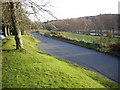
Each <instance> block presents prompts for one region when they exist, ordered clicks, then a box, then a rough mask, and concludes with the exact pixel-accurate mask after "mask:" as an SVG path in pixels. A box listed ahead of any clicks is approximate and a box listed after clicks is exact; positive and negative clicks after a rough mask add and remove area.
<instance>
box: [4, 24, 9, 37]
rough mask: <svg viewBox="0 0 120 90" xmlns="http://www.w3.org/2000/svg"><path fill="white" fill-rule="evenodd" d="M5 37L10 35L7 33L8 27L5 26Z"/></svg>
mask: <svg viewBox="0 0 120 90" xmlns="http://www.w3.org/2000/svg"><path fill="white" fill-rule="evenodd" d="M4 29H5V37H7V36H8V34H7V27H6V26H5V28H4Z"/></svg>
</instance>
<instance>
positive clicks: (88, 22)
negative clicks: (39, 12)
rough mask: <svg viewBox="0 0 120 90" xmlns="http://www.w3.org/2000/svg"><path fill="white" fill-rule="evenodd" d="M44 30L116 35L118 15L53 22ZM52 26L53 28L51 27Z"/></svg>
mask: <svg viewBox="0 0 120 90" xmlns="http://www.w3.org/2000/svg"><path fill="white" fill-rule="evenodd" d="M43 26H44V28H46V29H49V30H52V29H53V30H60V31H69V32H78V33H82V34H90V32H94V33H98V34H100V35H102V34H103V33H104V32H112V33H114V34H118V15H117V14H101V15H97V16H88V17H80V18H71V19H63V20H53V21H50V22H47V23H45V25H43ZM53 26H54V27H53Z"/></svg>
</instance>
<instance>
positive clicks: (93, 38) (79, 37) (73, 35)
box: [60, 32, 119, 45]
mask: <svg viewBox="0 0 120 90" xmlns="http://www.w3.org/2000/svg"><path fill="white" fill-rule="evenodd" d="M60 33H61V34H63V35H65V36H67V37H70V38H73V39H77V40H78V41H85V42H89V43H98V42H99V43H100V44H104V45H109V44H112V43H116V42H118V41H119V40H118V38H113V37H101V36H90V35H80V34H76V33H70V32H60ZM101 40H102V42H101ZM97 41H98V42H97Z"/></svg>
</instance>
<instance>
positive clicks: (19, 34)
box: [10, 0, 23, 49]
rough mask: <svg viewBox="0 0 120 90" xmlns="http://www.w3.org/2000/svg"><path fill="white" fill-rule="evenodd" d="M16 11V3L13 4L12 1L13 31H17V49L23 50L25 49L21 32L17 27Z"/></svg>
mask: <svg viewBox="0 0 120 90" xmlns="http://www.w3.org/2000/svg"><path fill="white" fill-rule="evenodd" d="M15 9H16V8H15V6H14V2H12V0H10V10H11V20H12V26H13V29H14V31H15V41H16V49H21V48H23V43H22V36H21V31H20V30H19V29H18V27H17V21H16V16H15Z"/></svg>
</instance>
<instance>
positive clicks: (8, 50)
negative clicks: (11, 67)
mask: <svg viewBox="0 0 120 90" xmlns="http://www.w3.org/2000/svg"><path fill="white" fill-rule="evenodd" d="M16 50H17V49H2V51H6V52H11V51H16Z"/></svg>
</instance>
